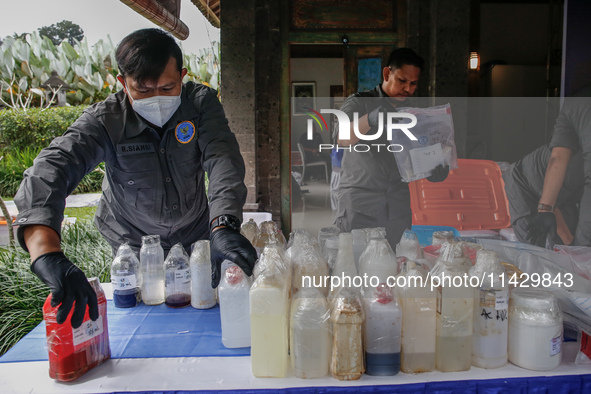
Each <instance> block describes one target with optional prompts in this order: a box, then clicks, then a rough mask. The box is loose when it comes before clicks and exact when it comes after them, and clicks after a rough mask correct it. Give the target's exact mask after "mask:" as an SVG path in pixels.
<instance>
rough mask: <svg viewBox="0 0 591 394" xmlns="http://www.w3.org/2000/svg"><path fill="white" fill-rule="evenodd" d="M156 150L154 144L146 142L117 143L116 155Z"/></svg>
mask: <svg viewBox="0 0 591 394" xmlns="http://www.w3.org/2000/svg"><path fill="white" fill-rule="evenodd" d="M150 152H156V149H154V145H153V144H151V143H149V142H146V143H139V144H117V156H128V155H137V154H139V153H150Z"/></svg>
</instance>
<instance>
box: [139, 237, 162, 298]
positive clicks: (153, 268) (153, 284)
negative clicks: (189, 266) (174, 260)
mask: <svg viewBox="0 0 591 394" xmlns="http://www.w3.org/2000/svg"><path fill="white" fill-rule="evenodd" d="M140 271H141V277H142V281H141V287H140V288H141V290H142V300H143V301H144V304H146V305H159V304H162V303H163V302H164V251H163V250H162V246H160V236H159V235H146V236H144V237H142V248H141V249H140Z"/></svg>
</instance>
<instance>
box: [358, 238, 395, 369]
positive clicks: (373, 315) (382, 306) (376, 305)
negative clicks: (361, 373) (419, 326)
mask: <svg viewBox="0 0 591 394" xmlns="http://www.w3.org/2000/svg"><path fill="white" fill-rule="evenodd" d="M372 241H375V240H372ZM386 242H387V241H386ZM370 245H371V242H370ZM368 248H369V246H368ZM364 306H365V308H364V311H365V328H364V335H365V362H366V373H367V374H368V375H379V376H385V375H396V374H397V373H398V372H400V339H401V338H400V337H401V329H402V310H401V309H400V306H399V305H398V302H397V300H396V297H394V290H393V289H392V288H389V287H387V286H386V284H385V283H381V284H380V285H379V286H378V287H377V288H375V289H372V291H371V294H370V295H369V297H366V298H364Z"/></svg>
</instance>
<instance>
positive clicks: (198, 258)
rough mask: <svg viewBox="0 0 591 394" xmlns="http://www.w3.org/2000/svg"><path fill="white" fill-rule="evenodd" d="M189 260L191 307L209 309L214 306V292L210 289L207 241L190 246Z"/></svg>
mask: <svg viewBox="0 0 591 394" xmlns="http://www.w3.org/2000/svg"><path fill="white" fill-rule="evenodd" d="M192 248H193V250H192V251H191V258H190V260H189V265H190V266H191V306H192V307H193V308H195V309H209V308H212V307H214V306H215V304H216V299H215V290H214V289H213V288H212V287H211V255H210V250H209V241H208V240H201V241H197V242H195V243H194V244H193V246H192Z"/></svg>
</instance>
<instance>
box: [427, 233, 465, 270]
mask: <svg viewBox="0 0 591 394" xmlns="http://www.w3.org/2000/svg"><path fill="white" fill-rule="evenodd" d="M427 248H428V247H426V248H425V250H426V249H427ZM447 266H454V267H457V268H458V269H460V270H461V271H463V272H468V270H470V268H472V263H471V261H470V259H469V258H467V257H464V244H463V243H462V242H455V241H452V242H446V243H444V244H442V245H441V246H439V248H438V257H437V260H436V261H435V265H434V266H433V269H432V270H431V276H439V275H440V273H441V272H442V271H444V270H445V268H446V267H447Z"/></svg>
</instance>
